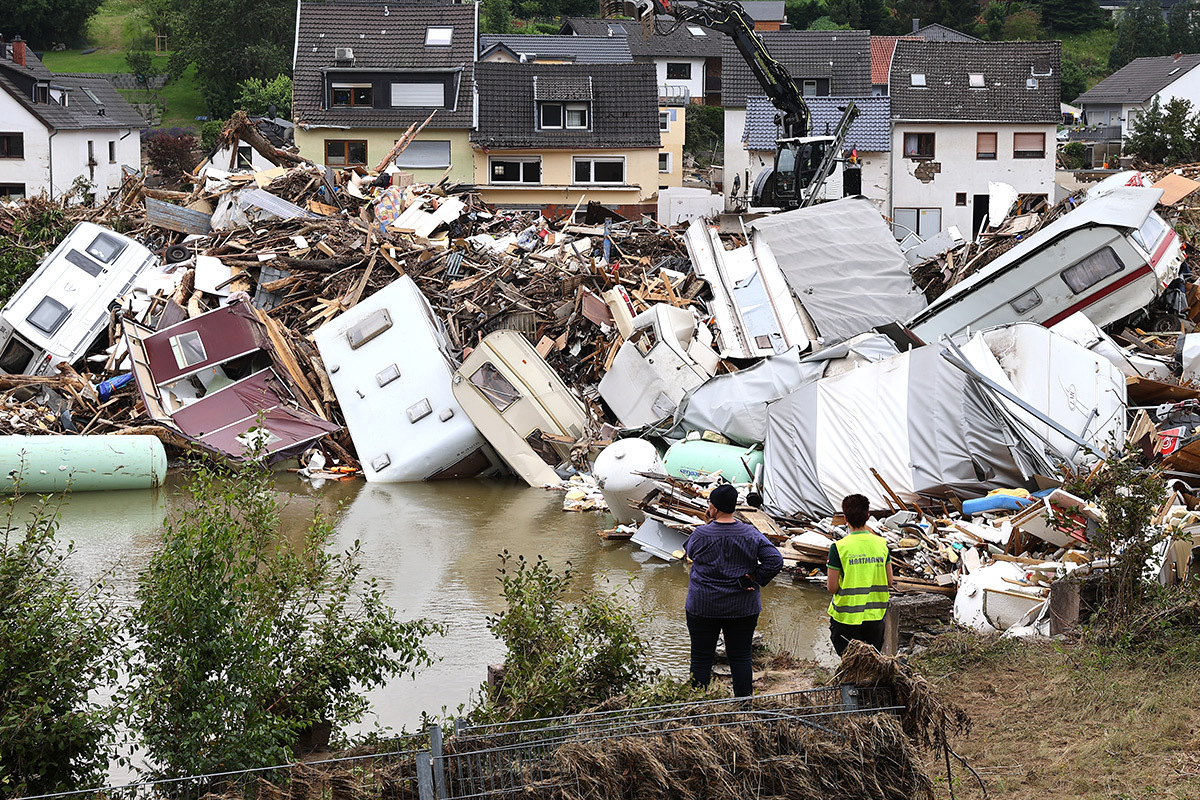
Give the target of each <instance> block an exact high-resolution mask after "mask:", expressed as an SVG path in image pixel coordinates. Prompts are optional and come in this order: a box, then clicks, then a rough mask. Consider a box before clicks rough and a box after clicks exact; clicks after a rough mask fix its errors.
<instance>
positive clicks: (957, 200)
mask: <svg viewBox="0 0 1200 800" xmlns="http://www.w3.org/2000/svg"><path fill="white" fill-rule="evenodd" d="M966 204H967V193H966V192H955V193H954V205H956V206H965V205H966Z"/></svg>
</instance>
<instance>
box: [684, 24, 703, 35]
mask: <svg viewBox="0 0 1200 800" xmlns="http://www.w3.org/2000/svg"><path fill="white" fill-rule="evenodd" d="M688 33H690V34H691V35H692V36H708V31H706V30H704V28H701V27H700V26H699V25H688Z"/></svg>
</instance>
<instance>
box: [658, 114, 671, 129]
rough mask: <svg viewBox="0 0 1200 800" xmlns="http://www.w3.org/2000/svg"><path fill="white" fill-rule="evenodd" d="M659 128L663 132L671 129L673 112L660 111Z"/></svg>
mask: <svg viewBox="0 0 1200 800" xmlns="http://www.w3.org/2000/svg"><path fill="white" fill-rule="evenodd" d="M658 129H659V130H660V131H663V132H666V131H670V130H671V112H670V111H660V112H658Z"/></svg>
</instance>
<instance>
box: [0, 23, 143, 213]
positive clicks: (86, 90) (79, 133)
mask: <svg viewBox="0 0 1200 800" xmlns="http://www.w3.org/2000/svg"><path fill="white" fill-rule="evenodd" d="M144 125H145V122H144V121H143V120H142V118H141V116H139V115H138V113H137V112H136V111H134V109H133V107H132V106H130V105H129V103H127V102H125V99H124V98H122V97H121V96H120V95H119V94H118V93H117V91H116V90H115V89H113V88H112V86H111V85H110V84H109V83H108V82H107V81H105V80H103V79H99V78H86V77H82V76H78V75H69V74H60V73H52V72H50V71H49V70H47V69H46V67H45V66H43V64H42V62H41V61H39V60H38V58H37V57H36V56H35V55H34V54H33V53H32V52H31V51H29V50H28V49H27V48H26V46H25V43H24V42H22V41H21V40H20V39H15V40H14V41H12V42H11V43H3V42H0V197H27V196H32V195H38V194H42V193H45V194H47V195H49V196H50V197H58V196H60V195H62V194H64V193H65V192H68V191H70V190H71V187H72V185H73V184H74V183H75V181H76V180H77V179H79V178H82V179H84V180H85V181H87V182H88V183H89V184H90V185H91V187H93V188H92V189H91V191H92V192H94V193H95V196H96V199H98V200H103V199H105V198H107V197H108V195H109V194H111V193H112V192H113V191H114V190H116V189H117V188H119V187H120V185H121V180H122V172H121V167H122V166H129V167H131V168H133V169H138V168H140V166H141V153H142V144H141V136H140V135H139V131H140V129H141V128H142V127H143V126H144Z"/></svg>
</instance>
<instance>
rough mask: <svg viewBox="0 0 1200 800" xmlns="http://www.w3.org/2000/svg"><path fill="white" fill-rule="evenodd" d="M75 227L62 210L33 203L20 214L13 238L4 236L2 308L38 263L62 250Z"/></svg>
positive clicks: (0, 272)
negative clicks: (41, 259) (44, 257)
mask: <svg viewBox="0 0 1200 800" xmlns="http://www.w3.org/2000/svg"><path fill="white" fill-rule="evenodd" d="M72 227H74V226H73V225H72V224H71V222H70V220H68V219H67V217H66V214H65V213H64V211H63V208H62V206H60V205H57V204H54V203H50V202H43V201H40V200H30V201H27V202H26V203H24V204H23V205H22V206H20V208H19V209H18V211H17V214H16V218H15V219H14V221H13V225H12V229H13V235H11V236H0V304H3V303H5V302H7V301H8V298H10V297H12V295H13V294H14V293H15V292H16V291H17V289H20V288H21V285H22V284H23V283H25V281H26V280H28V279H29V276H30V275H32V274H33V271H34V270H35V269H37V265H38V259H40V258H41V257H42V256H43V255H45V254H46V253H48V252H50V251H51V250H53V249H54V248H55V247H57V246H58V243H59V242H61V241H62V240H63V239H65V238H66V236H67V234H68V233H70V232H71V228H72Z"/></svg>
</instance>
